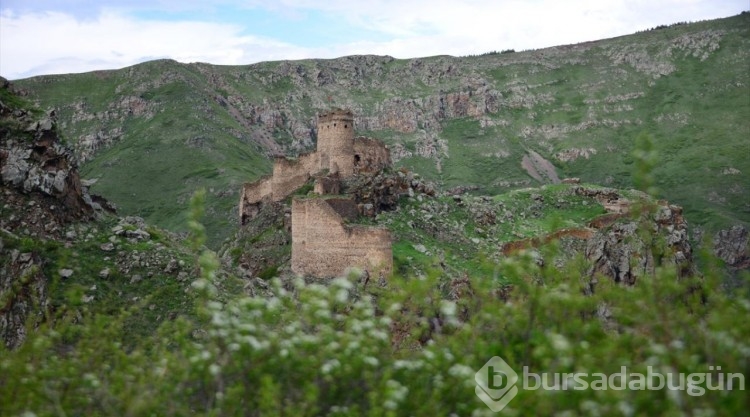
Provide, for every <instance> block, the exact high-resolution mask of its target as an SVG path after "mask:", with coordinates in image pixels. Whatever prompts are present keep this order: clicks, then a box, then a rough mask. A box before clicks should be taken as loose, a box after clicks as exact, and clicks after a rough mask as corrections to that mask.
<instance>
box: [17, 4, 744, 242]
mask: <svg viewBox="0 0 750 417" xmlns="http://www.w3.org/2000/svg"><path fill="white" fill-rule="evenodd" d="M748 16H750V14H742V15H738V16H734V17H731V18H726V19H719V20H714V21H705V22H698V23H691V24H685V25H676V26H670V27H666V28H661V29H658V30H650V31H645V32H639V33H636V34H633V35H627V36H620V37H616V38H610V39H605V40H596V41H591V42H584V43H580V44H574V45H563V46H556V47H550V48H545V49H540V50H533V51H523V52H513V53H497V54H487V55H481V56H472V57H450V56H436V57H427V58H414V59H405V60H399V59H395V58H392V57H387V56H375V55H357V56H349V57H342V58H336V59H328V60H298V61H279V62H263V63H257V64H252V65H246V66H244V65H243V66H212V65H209V64H202V63H193V64H180V63H176V62H174V61H168V60H159V61H152V62H147V63H143V64H139V65H136V66H132V67H128V68H125V69H122V70H112V71H105V72H95V73H88V74H76V75H59V76H47V77H34V78H32V79H26V80H20V81H19V82H18V84H20V85H21V87H24V88H25V89H27V90H28V91H29V95H30V97H32V98H33V99H34V100H35V101H36V102H37V103H38V104H39V105H40V106H41V107H42V108H48V107H53V108H55V109H56V110H57V111H58V114H60V120H61V131H62V132H63V134H64V136H65V137H67V138H68V139H69V140H70V141H71V142H73V144H74V146H75V147H76V149H77V150H78V151H79V153H80V155H81V156H82V159H83V161H84V163H83V171H84V174H85V175H86V176H88V177H90V178H99V181H98V182H97V183H96V184H94V185H93V186H92V189H93V190H95V191H96V192H98V193H100V194H103V195H104V196H105V197H108V198H109V199H111V200H113V201H115V202H116V203H117V204H118V206H119V207H121V209H122V210H123V212H124V213H126V214H137V215H141V216H143V217H145V218H147V219H148V220H150V221H153V222H155V223H157V224H159V225H161V226H164V227H167V228H170V229H172V230H180V227H181V225H182V224H184V218H181V217H180V215H179V214H178V212H179V210H176V208H177V207H184V205H185V203H186V201H187V199H188V197H189V195H190V194H191V192H192V191H194V190H195V189H196V188H199V187H206V188H208V189H209V193H210V194H211V195H212V198H209V201H208V205H209V207H208V211H209V220H208V222H207V227H208V229H209V234H210V236H211V242H212V245H214V246H216V245H218V244H219V242H221V240H222V239H224V238H225V237H227V236H229V235H230V234H231V233H232V232H233V231H234V230H236V228H237V227H238V225H237V224H236V223H235V221H234V220H230V218H234V217H235V216H233V211H235V210H236V208H235V205H236V200H237V194H235V193H236V192H237V189H238V188H237V186H236V184H240V183H242V182H245V181H250V180H253V179H256V178H258V177H260V176H261V175H263V174H265V173H268V172H269V171H270V162H269V159H268V158H269V157H270V156H273V155H278V154H280V153H284V154H290V155H295V154H298V153H300V152H305V151H307V150H310V149H311V148H313V147H314V143H315V141H316V132H315V116H316V114H317V113H318V112H319V111H323V110H326V109H328V108H330V107H333V106H337V107H344V108H349V109H351V110H353V111H354V112H355V114H357V115H358V117H357V118H356V120H355V124H356V126H357V130H358V131H360V132H362V133H363V134H366V135H368V136H372V137H377V138H380V139H383V140H385V141H386V142H387V143H389V145H390V146H391V151H392V154H393V156H394V161H395V162H396V164H397V166H404V167H408V168H411V169H414V170H416V171H417V172H420V173H422V174H423V175H424V176H425V177H427V178H429V179H432V180H435V181H436V182H437V183H438V184H439V185H440V186H442V187H444V188H450V187H455V186H476V187H480V188H481V189H482V191H483V192H487V193H497V192H503V191H507V190H510V189H513V188H517V187H526V186H532V185H539V184H541V183H544V182H546V179H545V178H542V181H539V179H535V178H533V176H531V175H530V172H528V171H527V170H526V169H524V167H523V166H522V160H523V159H524V158H527V157H531V156H532V155H534V154H537V155H539V156H541V157H542V159H543V160H544V161H547V162H548V163H549V164H551V165H553V166H554V168H555V170H556V171H557V173H558V174H559V176H560V177H563V176H575V177H581V178H582V179H583V180H584V181H585V182H593V183H599V184H603V185H608V186H615V187H630V186H632V179H631V172H632V157H631V155H630V152H631V150H632V148H633V141H634V139H635V137H636V136H637V135H638V134H640V133H641V132H642V131H647V132H648V133H650V134H652V135H653V136H654V137H655V142H656V147H657V150H658V151H659V153H660V155H661V158H662V163H661V164H660V166H658V167H657V168H656V176H657V186H659V187H660V188H661V189H662V194H663V195H662V196H663V197H665V198H667V199H669V200H670V201H675V202H677V203H679V204H682V205H683V206H685V208H686V213H687V217H688V219H689V220H690V221H691V222H693V223H695V224H699V225H701V226H706V227H707V230H708V231H709V232H715V231H717V230H719V229H721V228H726V227H729V226H731V225H733V224H743V225H747V224H748V223H749V222H750V207H748V205H747V203H746V200H747V199H746V196H747V193H748V189H747V183H746V181H744V180H743V179H742V178H743V177H744V176H745V175H746V174H747V173H748V172H750V166H748V162H746V161H743V160H742V158H740V157H739V155H741V153H742V149H743V148H746V147H747V145H746V143H745V142H743V139H742V138H743V137H748V136H750V126H748V124H747V123H746V122H745V121H744V120H745V116H746V115H748V114H750V103H747V100H745V98H746V96H747V92H748V86H749V85H750V79H748V75H747V73H746V71H742V68H743V67H744V68H746V67H747V65H748V64H750V57H749V54H748V53H747V51H748V50H750V48H748V46H749V45H750V33H749V32H750V31H749V30H748V26H747V21H748V20H750V17H748ZM707 154H710V155H712V158H705V155H707Z"/></svg>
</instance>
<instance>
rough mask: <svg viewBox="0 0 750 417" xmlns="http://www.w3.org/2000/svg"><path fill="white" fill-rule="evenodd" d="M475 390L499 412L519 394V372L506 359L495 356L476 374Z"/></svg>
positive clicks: (478, 395)
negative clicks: (517, 384)
mask: <svg viewBox="0 0 750 417" xmlns="http://www.w3.org/2000/svg"><path fill="white" fill-rule="evenodd" d="M474 380H475V381H476V383H477V386H476V388H474V392H475V393H476V394H477V397H479V399H480V400H482V402H484V403H485V404H486V405H487V407H489V408H490V410H492V411H494V412H498V411H500V410H502V409H503V408H505V406H506V405H508V403H509V402H510V401H511V400H512V399H513V398H514V397H515V396H516V394H518V387H516V382H517V381H518V374H516V372H515V371H514V370H513V369H512V368H511V367H510V366H508V364H507V363H505V361H504V360H503V359H502V358H501V357H499V356H494V357H493V358H492V359H490V360H489V361H487V363H485V364H484V366H483V367H482V369H480V370H479V371H478V372H477V373H476V374H475V375H474Z"/></svg>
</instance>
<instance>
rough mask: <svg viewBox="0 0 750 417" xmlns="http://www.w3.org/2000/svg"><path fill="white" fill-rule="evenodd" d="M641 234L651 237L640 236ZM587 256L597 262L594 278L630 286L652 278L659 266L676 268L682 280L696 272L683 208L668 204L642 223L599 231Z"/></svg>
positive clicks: (590, 242) (617, 225)
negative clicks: (693, 266)
mask: <svg viewBox="0 0 750 417" xmlns="http://www.w3.org/2000/svg"><path fill="white" fill-rule="evenodd" d="M639 220H640V221H639ZM640 230H642V231H644V232H647V233H645V234H644V233H639V231H640ZM644 236H645V237H644ZM585 255H586V257H587V258H588V259H589V260H591V261H592V262H593V265H592V267H591V269H590V271H589V274H590V275H594V274H597V273H600V274H603V275H606V276H609V277H611V278H612V279H613V280H614V281H615V282H617V283H622V284H627V285H633V284H635V283H636V281H637V280H638V278H639V277H642V276H644V275H649V274H652V273H653V272H654V268H655V267H656V266H657V265H664V264H672V265H675V266H676V267H677V271H678V275H679V276H680V277H682V276H686V275H687V274H688V273H689V272H690V269H691V268H692V248H691V246H690V243H689V241H688V233H687V222H686V221H685V219H684V217H683V216H682V208H681V207H679V206H674V205H667V204H664V205H658V206H657V207H656V209H655V210H654V211H653V212H652V213H644V214H643V215H642V216H641V218H640V219H633V220H630V221H626V222H618V223H614V224H612V225H610V226H608V227H604V228H603V229H601V230H599V231H598V232H597V233H596V234H595V235H594V236H592V237H591V239H589V240H588V242H587V245H586V250H585Z"/></svg>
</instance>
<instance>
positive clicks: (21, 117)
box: [0, 79, 102, 220]
mask: <svg viewBox="0 0 750 417" xmlns="http://www.w3.org/2000/svg"><path fill="white" fill-rule="evenodd" d="M0 82H2V84H3V87H2V88H4V89H6V90H10V89H11V86H10V85H9V83H8V82H7V81H5V80H4V79H0ZM10 91H12V90H10ZM54 118H55V114H54V112H49V113H48V114H47V115H46V116H45V117H43V118H41V119H40V120H35V118H34V117H33V115H32V114H30V113H29V111H28V110H25V109H18V108H16V109H14V108H11V107H10V106H9V105H7V104H4V103H2V102H0V120H1V121H2V122H3V127H2V128H0V184H2V185H4V186H7V187H10V188H12V189H15V190H17V191H18V192H21V193H24V194H32V193H38V194H40V195H41V196H43V197H44V198H51V199H53V200H55V201H56V202H57V203H58V206H59V210H58V216H61V217H62V218H64V219H65V220H70V219H74V218H83V217H86V216H88V215H90V214H92V213H93V211H94V209H95V208H98V209H101V208H102V207H101V205H99V204H98V203H95V202H94V201H93V200H92V198H91V196H90V195H89V194H88V192H86V190H85V188H84V187H83V186H82V185H81V180H80V176H79V174H78V167H77V162H76V158H75V156H74V155H73V151H72V150H71V149H70V148H68V147H66V146H65V145H63V144H62V143H61V142H60V139H59V137H58V135H57V126H56V124H55V120H54Z"/></svg>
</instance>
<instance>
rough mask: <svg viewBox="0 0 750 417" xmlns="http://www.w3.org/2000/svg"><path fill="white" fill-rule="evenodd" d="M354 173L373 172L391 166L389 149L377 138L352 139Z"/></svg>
mask: <svg viewBox="0 0 750 417" xmlns="http://www.w3.org/2000/svg"><path fill="white" fill-rule="evenodd" d="M353 150H354V167H353V168H354V173H355V174H357V173H360V172H361V173H374V172H378V171H380V170H382V169H384V168H386V167H389V166H391V151H390V150H389V149H388V147H387V146H385V144H384V143H383V142H381V141H379V140H377V139H372V138H366V137H358V138H356V139H354V149H353Z"/></svg>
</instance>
